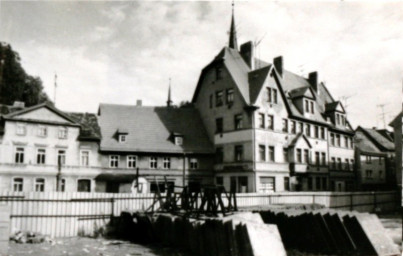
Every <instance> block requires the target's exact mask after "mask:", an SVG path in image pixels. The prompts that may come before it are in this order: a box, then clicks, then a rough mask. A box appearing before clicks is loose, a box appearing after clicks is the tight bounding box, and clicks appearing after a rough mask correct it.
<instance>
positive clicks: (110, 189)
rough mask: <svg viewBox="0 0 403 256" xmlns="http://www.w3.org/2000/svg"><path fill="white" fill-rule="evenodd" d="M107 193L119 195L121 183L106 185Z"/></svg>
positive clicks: (108, 183)
mask: <svg viewBox="0 0 403 256" xmlns="http://www.w3.org/2000/svg"><path fill="white" fill-rule="evenodd" d="M106 193H119V183H117V182H107V183H106Z"/></svg>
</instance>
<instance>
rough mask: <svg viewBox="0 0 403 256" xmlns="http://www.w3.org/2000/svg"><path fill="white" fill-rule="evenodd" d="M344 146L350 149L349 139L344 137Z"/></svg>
mask: <svg viewBox="0 0 403 256" xmlns="http://www.w3.org/2000/svg"><path fill="white" fill-rule="evenodd" d="M344 146H345V147H346V148H348V137H347V136H344Z"/></svg>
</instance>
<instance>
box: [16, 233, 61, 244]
mask: <svg viewBox="0 0 403 256" xmlns="http://www.w3.org/2000/svg"><path fill="white" fill-rule="evenodd" d="M10 240H12V241H15V242H16V243H20V244H26V243H28V244H39V243H44V242H47V243H54V241H53V240H52V239H51V238H50V237H49V236H45V235H42V234H41V233H38V232H29V231H17V232H15V234H14V235H12V236H11V237H10Z"/></svg>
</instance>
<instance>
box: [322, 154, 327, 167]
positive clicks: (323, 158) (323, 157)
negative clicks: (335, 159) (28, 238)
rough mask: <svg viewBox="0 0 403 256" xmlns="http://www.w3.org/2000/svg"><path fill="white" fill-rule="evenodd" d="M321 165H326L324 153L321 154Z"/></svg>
mask: <svg viewBox="0 0 403 256" xmlns="http://www.w3.org/2000/svg"><path fill="white" fill-rule="evenodd" d="M322 165H326V153H324V152H322Z"/></svg>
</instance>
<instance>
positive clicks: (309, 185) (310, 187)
mask: <svg viewBox="0 0 403 256" xmlns="http://www.w3.org/2000/svg"><path fill="white" fill-rule="evenodd" d="M308 190H312V178H311V177H308Z"/></svg>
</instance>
